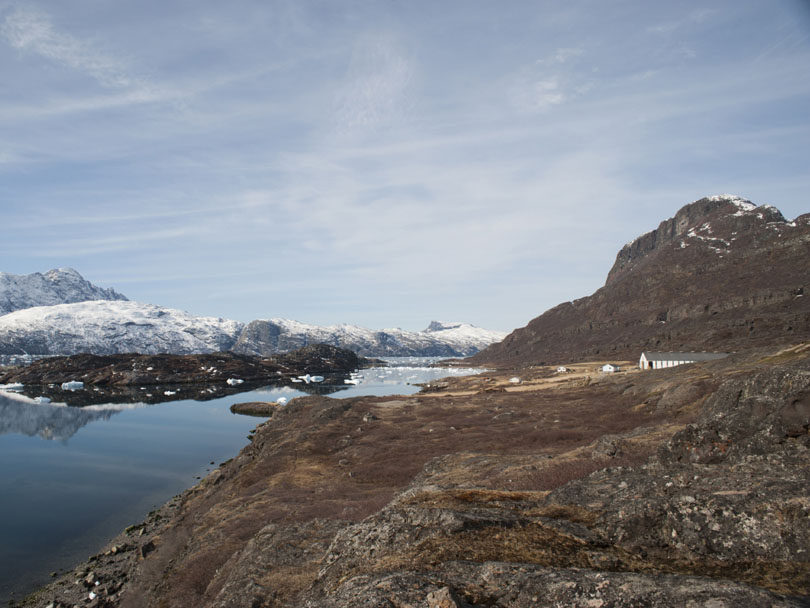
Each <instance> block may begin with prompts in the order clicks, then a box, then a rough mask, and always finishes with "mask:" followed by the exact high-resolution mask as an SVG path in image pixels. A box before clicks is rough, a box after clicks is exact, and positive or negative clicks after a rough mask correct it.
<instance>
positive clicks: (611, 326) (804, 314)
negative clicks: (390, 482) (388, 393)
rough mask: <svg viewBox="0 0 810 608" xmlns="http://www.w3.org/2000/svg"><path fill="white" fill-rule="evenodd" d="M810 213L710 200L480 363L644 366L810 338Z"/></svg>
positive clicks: (625, 251) (666, 225) (637, 243)
mask: <svg viewBox="0 0 810 608" xmlns="http://www.w3.org/2000/svg"><path fill="white" fill-rule="evenodd" d="M808 259H810V214H805V215H802V216H800V217H798V218H796V219H795V220H793V221H787V220H786V219H785V218H784V217H783V216H782V214H781V213H780V212H779V211H778V210H777V209H776V208H774V207H771V206H768V205H762V206H760V207H757V206H755V205H754V204H752V203H750V202H749V201H746V200H744V199H741V198H739V197H736V196H731V195H720V196H712V197H708V198H703V199H700V200H698V201H695V202H694V203H691V204H689V205H686V206H685V207H683V208H682V209H680V210H679V211H678V212H677V213H676V214H675V216H674V217H672V218H670V219H667V220H665V221H663V222H661V223H660V224H659V226H658V228H656V229H655V230H652V231H651V232H648V233H646V234H644V235H642V236H640V237H638V238H637V239H635V240H634V241H632V242H631V243H628V244H627V245H625V246H624V247H623V248H622V249H621V251H619V253H618V255H617V256H616V261H615V263H614V265H613V267H612V268H611V270H610V272H609V273H608V277H607V280H606V282H605V285H604V286H603V287H602V288H600V289H599V290H597V291H596V292H595V293H594V294H593V295H591V296H588V297H585V298H581V299H579V300H574V301H573V302H565V303H563V304H560V305H558V306H556V307H554V308H552V309H551V310H548V311H547V312H545V313H543V314H542V315H540V316H539V317H537V318H536V319H533V320H532V321H530V322H529V324H528V325H527V326H526V327H523V328H520V329H517V330H515V331H513V332H512V333H511V334H509V335H508V336H507V337H506V338H505V339H504V340H503V341H502V342H500V343H498V344H495V345H493V346H491V347H489V348H487V349H485V350H484V351H482V352H480V353H478V354H477V355H475V356H474V357H473V361H475V362H476V363H477V364H480V363H484V362H488V363H496V364H508V365H516V364H530V363H543V362H547V363H555V362H560V363H564V362H565V361H569V360H581V359H595V358H602V359H605V358H617V359H630V360H633V359H637V358H638V356H639V354H640V352H641V351H642V350H645V349H651V350H666V351H692V350H697V351H703V350H706V351H715V350H716V351H736V350H741V349H745V348H752V347H756V346H768V345H774V344H782V343H798V342H801V341H803V340H807V339H810V300H808V298H807V297H805V296H806V294H807V292H808V290H809V289H810V265H809V264H808V262H807V260H808Z"/></svg>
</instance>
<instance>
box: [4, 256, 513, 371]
mask: <svg viewBox="0 0 810 608" xmlns="http://www.w3.org/2000/svg"><path fill="white" fill-rule="evenodd" d="M505 335H506V334H505V333H502V332H497V331H489V330H486V329H481V328H479V327H475V326H473V325H469V324H465V323H449V324H448V323H438V322H436V321H434V322H432V323H431V324H430V326H429V327H428V328H427V329H425V330H424V331H420V332H412V331H405V330H402V329H385V330H382V331H377V330H373V329H366V328H364V327H358V326H356V325H334V326H328V327H321V326H317V325H308V324H306V323H299V322H298V321H291V320H289V319H262V320H258V321H253V322H251V323H249V324H248V325H244V324H243V323H240V322H239V321H232V320H228V319H220V318H212V317H197V316H194V315H191V314H189V313H187V312H183V311H180V310H173V309H170V308H163V307H160V306H154V305H152V304H142V303H139V302H130V301H129V300H127V298H126V297H125V296H123V295H121V294H120V293H118V292H116V291H115V290H113V289H103V288H101V287H97V286H95V285H93V284H92V283H90V282H89V281H86V280H85V279H84V278H82V276H81V275H80V274H79V273H78V272H76V271H75V270H73V269H72V268H59V269H55V270H50V271H48V272H46V273H44V274H40V273H38V272H37V273H34V274H29V275H14V274H8V273H5V272H0V355H70V354H76V353H93V354H112V353H128V352H138V353H146V354H157V353H171V354H192V353H210V352H216V351H224V350H233V351H234V352H237V353H244V354H252V355H270V354H275V353H285V352H289V351H292V350H295V349H296V348H300V347H302V346H306V345H308V344H317V343H325V344H332V345H334V346H340V347H343V348H348V349H351V350H353V351H355V352H356V353H357V354H359V355H362V356H367V357H382V356H393V357H397V356H437V357H462V356H467V355H472V354H474V353H476V352H478V351H479V350H481V349H483V348H486V347H487V346H489V345H490V344H492V343H494V342H498V341H500V340H502V339H503V338H504V336H505Z"/></svg>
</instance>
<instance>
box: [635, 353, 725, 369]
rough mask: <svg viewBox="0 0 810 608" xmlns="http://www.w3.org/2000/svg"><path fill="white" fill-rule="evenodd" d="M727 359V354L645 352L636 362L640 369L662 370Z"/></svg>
mask: <svg viewBox="0 0 810 608" xmlns="http://www.w3.org/2000/svg"><path fill="white" fill-rule="evenodd" d="M724 357H728V353H656V352H651V351H647V350H645V351H644V352H643V353H641V357H640V358H639V360H638V366H639V368H640V369H663V368H665V367H675V366H676V365H683V364H684V363H696V362H697V361H711V360H713V359H722V358H724Z"/></svg>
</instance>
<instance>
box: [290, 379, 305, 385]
mask: <svg viewBox="0 0 810 608" xmlns="http://www.w3.org/2000/svg"><path fill="white" fill-rule="evenodd" d="M292 381H293V382H295V383H296V384H301V383H302V382H303V380H302V379H301V378H293V379H292Z"/></svg>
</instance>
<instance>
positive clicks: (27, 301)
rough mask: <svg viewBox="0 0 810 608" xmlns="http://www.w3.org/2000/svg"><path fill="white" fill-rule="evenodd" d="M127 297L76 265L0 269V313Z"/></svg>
mask: <svg viewBox="0 0 810 608" xmlns="http://www.w3.org/2000/svg"><path fill="white" fill-rule="evenodd" d="M126 299H127V298H126V296H123V295H121V294H120V293H118V292H116V291H115V290H114V289H103V288H101V287H96V286H95V285H93V284H92V283H90V282H89V281H86V280H85V279H84V278H83V277H82V275H80V274H79V273H78V272H76V271H75V270H73V269H72V268H56V269H54V270H49V271H48V272H46V273H45V274H41V273H39V272H35V273H33V274H8V273H5V272H0V315H4V314H7V313H10V312H14V311H15V310H22V309H24V308H32V307H34V306H52V305H54V304H69V303H71V302H85V301H87V300H126Z"/></svg>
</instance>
